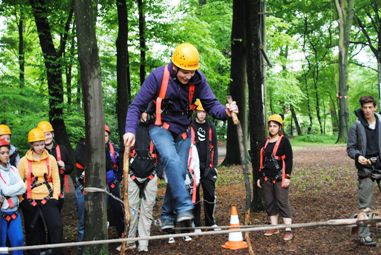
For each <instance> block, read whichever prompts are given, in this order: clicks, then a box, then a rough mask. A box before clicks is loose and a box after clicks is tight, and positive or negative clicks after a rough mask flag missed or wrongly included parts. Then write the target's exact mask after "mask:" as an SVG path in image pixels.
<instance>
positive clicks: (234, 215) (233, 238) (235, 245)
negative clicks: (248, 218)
mask: <svg viewBox="0 0 381 255" xmlns="http://www.w3.org/2000/svg"><path fill="white" fill-rule="evenodd" d="M230 226H231V227H232V228H230V230H234V229H237V228H234V227H239V219H238V212H237V208H236V207H235V206H232V210H231V215H230ZM237 230H238V229H237ZM247 247H248V245H247V243H246V242H244V241H243V238H242V232H241V231H238V232H231V233H229V241H227V242H226V243H225V244H224V245H222V248H225V249H230V250H239V249H245V248H247Z"/></svg>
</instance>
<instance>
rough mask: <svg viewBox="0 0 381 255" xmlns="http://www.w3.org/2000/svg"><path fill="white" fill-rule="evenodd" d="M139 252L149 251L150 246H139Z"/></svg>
mask: <svg viewBox="0 0 381 255" xmlns="http://www.w3.org/2000/svg"><path fill="white" fill-rule="evenodd" d="M138 252H148V247H140V246H139V248H138Z"/></svg>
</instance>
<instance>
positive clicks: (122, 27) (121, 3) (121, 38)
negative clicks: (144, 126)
mask: <svg viewBox="0 0 381 255" xmlns="http://www.w3.org/2000/svg"><path fill="white" fill-rule="evenodd" d="M116 7H117V10H118V37H117V39H116V56H117V64H116V74H117V95H116V112H117V116H118V132H119V141H120V142H121V143H122V141H123V134H124V129H125V125H126V115H127V108H128V105H129V104H130V100H131V82H130V64H129V58H128V45H127V41H128V17H127V15H128V12H127V4H126V0H116ZM121 147H122V146H121Z"/></svg>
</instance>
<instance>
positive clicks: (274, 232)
mask: <svg viewBox="0 0 381 255" xmlns="http://www.w3.org/2000/svg"><path fill="white" fill-rule="evenodd" d="M277 234H279V229H269V230H266V231H265V236H272V235H277Z"/></svg>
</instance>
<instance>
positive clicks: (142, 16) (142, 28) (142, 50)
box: [138, 0, 147, 84]
mask: <svg viewBox="0 0 381 255" xmlns="http://www.w3.org/2000/svg"><path fill="white" fill-rule="evenodd" d="M138 10H139V44H140V65H139V66H140V84H143V82H144V79H145V78H146V50H147V49H146V48H147V47H146V38H145V26H146V24H145V23H146V21H145V13H144V2H143V0H138Z"/></svg>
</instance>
